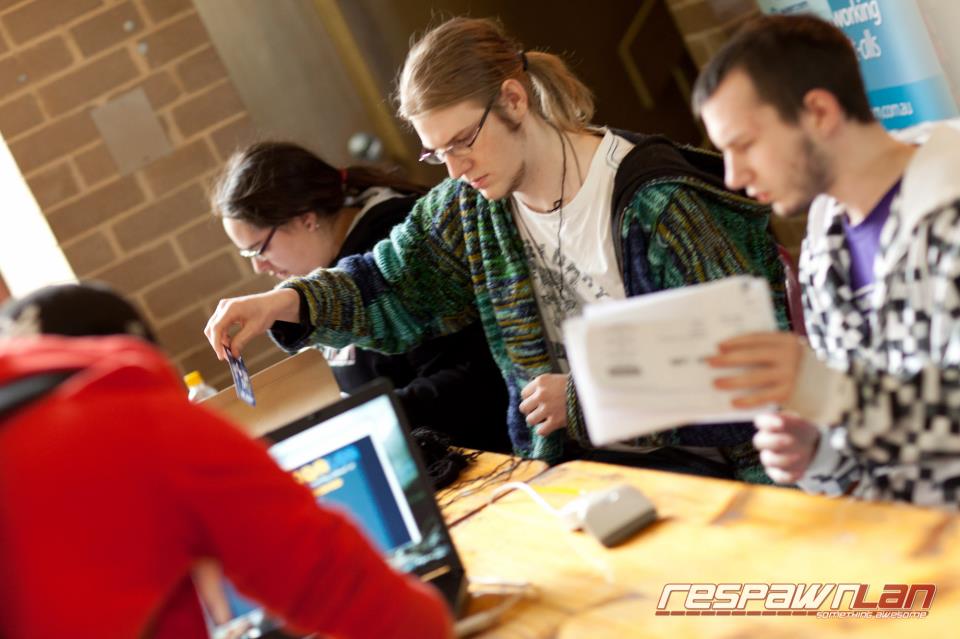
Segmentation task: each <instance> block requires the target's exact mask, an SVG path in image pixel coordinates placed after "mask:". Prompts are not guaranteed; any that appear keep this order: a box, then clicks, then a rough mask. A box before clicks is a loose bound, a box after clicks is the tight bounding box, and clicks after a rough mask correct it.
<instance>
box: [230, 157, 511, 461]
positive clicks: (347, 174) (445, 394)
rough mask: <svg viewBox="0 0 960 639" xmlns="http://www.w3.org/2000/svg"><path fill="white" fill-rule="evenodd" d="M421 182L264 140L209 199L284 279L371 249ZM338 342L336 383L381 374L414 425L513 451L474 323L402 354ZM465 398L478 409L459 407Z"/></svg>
mask: <svg viewBox="0 0 960 639" xmlns="http://www.w3.org/2000/svg"><path fill="white" fill-rule="evenodd" d="M425 190H426V189H424V188H423V187H420V186H419V185H416V184H410V183H408V182H405V181H403V180H400V179H398V178H396V177H392V176H390V175H388V174H385V173H382V172H380V171H377V170H375V169H371V168H367V167H350V168H346V169H336V168H334V167H332V166H330V165H329V164H327V163H326V162H324V161H323V160H322V159H320V158H319V157H317V156H316V155H314V154H313V153H311V152H310V151H308V150H306V149H304V148H302V147H300V146H297V145H295V144H289V143H282V142H261V143H257V144H254V145H252V146H250V147H248V148H246V149H243V150H241V151H238V152H237V153H235V154H234V155H233V157H231V158H230V160H229V161H228V163H227V165H226V167H225V169H224V171H223V173H222V174H221V175H220V177H219V179H218V181H217V183H216V185H215V187H214V190H213V198H212V199H213V210H214V212H215V214H216V215H218V216H219V217H220V218H221V219H222V222H223V228H224V230H225V231H226V233H227V235H228V236H229V238H230V240H231V241H232V242H233V243H234V244H235V245H236V246H237V247H238V248H239V249H240V255H242V256H243V257H245V258H249V259H250V260H251V263H252V265H253V270H254V271H256V272H257V273H269V274H271V275H273V276H275V277H277V278H280V279H286V278H289V277H302V276H305V275H307V274H308V273H310V272H311V271H314V270H315V269H318V268H329V267H332V266H334V265H336V264H337V263H338V262H340V261H341V260H343V259H345V258H348V257H349V256H351V255H355V254H363V253H366V252H367V251H370V250H371V249H372V248H373V246H374V245H375V244H376V243H377V242H379V241H380V240H382V239H384V238H386V237H388V235H389V233H390V230H391V229H392V228H393V227H394V226H396V225H397V224H400V223H401V222H402V221H403V220H404V218H406V216H407V214H408V213H409V212H410V209H411V208H413V205H414V203H415V202H416V200H417V198H418V197H419V196H420V195H422V194H423V193H424V192H425ZM352 259H356V258H352ZM277 330H278V331H279V332H278V335H281V337H280V341H281V343H286V342H288V341H299V340H302V339H303V338H304V337H305V334H304V333H303V331H302V330H301V327H300V326H298V325H297V324H287V325H285V326H284V325H278V326H277ZM340 346H341V348H339V349H334V348H327V349H324V350H325V354H326V356H327V359H328V361H330V364H331V366H332V368H333V371H334V374H335V375H336V378H337V382H338V383H339V385H340V388H341V389H342V390H344V391H347V392H350V391H352V390H354V389H356V388H357V387H359V386H362V385H363V384H365V383H367V382H369V381H370V380H372V379H374V378H377V377H387V378H389V379H390V380H391V381H392V382H393V385H394V386H395V387H396V388H397V394H398V396H399V397H400V401H401V403H402V404H403V407H404V410H405V411H406V413H407V415H408V416H409V418H410V422H411V424H413V425H414V426H416V427H428V428H430V429H432V430H436V431H441V432H444V433H446V434H447V435H449V436H450V437H451V438H452V440H453V442H454V443H455V444H456V445H459V446H466V447H471V448H479V449H483V450H497V451H509V450H510V440H509V438H508V437H507V434H506V431H505V429H504V427H503V423H504V415H505V412H506V404H507V394H506V389H505V387H504V384H503V381H502V379H501V378H500V375H499V371H498V370H497V366H496V364H494V362H493V359H492V358H491V356H490V349H489V348H488V347H487V342H486V338H485V337H484V334H483V329H482V327H481V326H480V324H479V322H473V323H469V324H465V325H464V327H463V330H460V331H456V332H453V333H451V334H449V335H445V336H442V337H437V338H436V339H433V340H429V341H425V342H424V343H422V344H420V345H418V346H417V347H415V348H413V349H409V350H406V352H402V353H400V354H393V355H389V354H385V353H383V352H378V351H374V350H368V349H365V348H356V347H354V346H353V345H352V344H341V345H340ZM378 350H379V351H384V350H390V349H389V348H384V347H381V348H380V349H378ZM467 403H475V404H476V408H475V409H474V410H471V411H470V412H469V413H467V414H464V413H463V412H462V410H461V409H462V407H463V406H464V405H465V404H467Z"/></svg>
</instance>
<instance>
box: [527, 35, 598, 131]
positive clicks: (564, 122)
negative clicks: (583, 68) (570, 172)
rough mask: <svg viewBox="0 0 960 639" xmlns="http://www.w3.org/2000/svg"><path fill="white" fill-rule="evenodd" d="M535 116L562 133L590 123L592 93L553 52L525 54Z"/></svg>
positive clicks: (528, 52) (581, 127) (529, 52)
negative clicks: (559, 129)
mask: <svg viewBox="0 0 960 639" xmlns="http://www.w3.org/2000/svg"><path fill="white" fill-rule="evenodd" d="M524 55H526V57H527V74H528V75H529V76H530V81H531V83H532V84H533V97H534V99H535V100H536V106H537V114H538V115H539V116H540V117H542V118H543V119H544V120H546V121H547V122H550V123H552V124H555V125H557V126H558V127H560V128H561V129H563V130H565V131H582V130H583V129H585V128H587V127H589V126H590V122H591V121H592V120H593V93H592V92H591V91H590V89H588V88H587V86H586V85H585V84H584V83H583V82H581V81H580V79H579V78H578V77H577V76H575V75H574V74H573V72H572V71H570V69H569V67H567V65H566V63H565V62H564V61H563V60H561V59H560V58H559V57H558V56H555V55H553V54H552V53H543V52H541V51H527V52H526V53H525V54H524Z"/></svg>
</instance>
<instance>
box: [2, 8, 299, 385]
mask: <svg viewBox="0 0 960 639" xmlns="http://www.w3.org/2000/svg"><path fill="white" fill-rule="evenodd" d="M136 88H142V89H143V90H144V92H145V93H146V95H147V98H148V100H149V102H150V105H151V106H152V108H153V109H154V111H155V113H156V114H157V116H158V117H159V119H160V122H161V124H162V126H163V128H164V129H165V131H166V133H167V136H168V138H169V140H170V143H171V146H172V147H173V149H172V151H171V152H170V153H169V154H168V155H166V156H164V157H161V158H159V159H157V160H155V161H153V162H152V163H150V164H148V165H146V166H144V167H143V168H141V169H139V170H137V171H134V172H132V173H130V174H128V175H121V174H120V171H119V170H118V168H117V166H116V165H115V163H114V161H113V159H112V158H111V155H110V153H109V152H108V150H107V148H106V146H105V144H104V141H103V140H102V139H101V137H100V134H99V131H98V129H97V127H96V126H95V124H94V122H93V119H92V118H91V115H90V112H91V109H92V108H94V107H96V106H99V105H102V104H104V103H105V102H107V101H109V100H111V99H112V98H114V97H116V96H118V95H121V94H124V93H126V92H128V91H131V90H133V89H136ZM0 133H2V135H3V137H4V138H5V139H6V141H7V143H8V144H9V146H10V150H11V152H12V153H13V156H14V158H15V159H16V161H17V164H18V165H19V167H20V170H21V171H22V173H23V175H24V178H25V179H26V181H27V184H28V185H29V187H30V189H31V190H32V192H33V194H34V196H35V197H36V199H37V202H38V203H39V205H40V207H41V209H42V211H43V213H44V215H45V216H46V218H47V220H48V222H49V224H50V227H51V229H52V230H53V232H54V234H55V236H56V237H57V241H58V242H59V243H60V246H61V247H62V249H63V251H64V254H65V255H66V256H67V259H68V261H69V262H70V264H71V266H72V267H73V269H74V271H75V272H76V274H77V276H78V277H80V278H82V279H84V278H95V279H99V280H102V281H105V282H108V283H109V284H112V285H113V286H115V287H117V288H118V289H119V290H120V291H122V292H123V293H125V294H127V295H129V296H130V297H131V298H132V299H133V300H134V301H135V302H136V303H138V305H139V306H140V307H141V308H142V309H143V310H144V312H145V314H146V315H147V317H148V319H149V320H150V322H151V324H152V325H153V327H154V328H155V329H156V331H157V333H158V335H159V337H160V340H161V342H162V345H163V347H164V348H165V349H166V351H167V352H168V354H169V355H170V356H171V357H172V358H173V359H174V361H175V362H176V363H177V365H178V366H179V367H180V368H181V370H182V371H189V370H193V369H198V370H200V371H201V372H203V374H204V376H205V377H206V378H207V379H208V381H210V382H211V383H213V384H215V385H217V386H223V385H226V384H227V383H229V381H228V379H229V371H228V369H227V367H226V366H225V365H223V364H220V363H219V362H217V361H216V359H215V357H214V356H213V352H212V351H211V350H210V349H209V347H208V346H207V345H206V341H205V339H204V337H203V333H202V330H203V326H204V324H205V323H206V320H207V317H209V315H210V313H211V312H212V311H213V308H214V306H215V305H216V302H217V300H218V299H220V298H221V297H227V296H234V295H240V294H246V293H249V292H259V291H262V290H266V289H267V288H269V287H270V286H271V285H272V283H273V282H272V281H270V280H269V279H267V278H265V277H256V276H254V275H253V273H252V271H251V270H250V265H249V264H248V263H247V262H245V261H244V260H242V259H241V258H240V257H239V256H238V255H236V253H235V251H234V250H233V248H232V246H231V245H230V244H229V242H228V240H227V239H226V236H225V235H224V234H223V231H222V230H221V228H220V226H219V224H218V223H217V222H216V220H214V219H213V218H212V216H211V215H210V213H209V207H208V204H207V199H206V193H207V188H208V184H209V182H210V179H211V177H212V175H213V174H215V173H216V171H217V170H218V168H219V167H220V166H221V165H222V163H223V161H224V160H225V158H226V157H227V155H229V153H230V152H231V151H232V150H233V149H234V148H235V147H236V145H237V144H240V143H243V142H244V141H245V140H247V139H250V137H251V136H252V134H253V131H252V125H251V123H250V119H249V117H248V115H247V113H246V111H245V108H244V105H243V103H242V101H241V100H240V98H239V96H238V95H237V94H236V92H235V91H234V87H233V85H232V84H231V82H230V80H229V79H228V77H227V75H226V70H225V69H224V67H223V65H222V63H221V61H220V58H219V56H218V55H217V53H216V51H215V50H214V49H213V47H212V45H211V42H210V39H209V37H208V34H207V32H206V29H205V28H204V26H203V24H202V23H201V21H200V19H199V17H198V16H197V13H196V11H195V10H194V7H193V4H192V2H191V1H190V0H0ZM25 268H29V265H25ZM280 357H281V354H280V353H279V351H277V350H276V349H275V348H274V347H273V346H272V344H270V343H269V341H268V340H267V339H266V338H265V337H263V338H259V339H258V340H257V342H256V343H254V344H252V345H251V347H250V349H249V351H248V353H246V359H247V362H248V366H249V367H250V369H251V371H253V370H257V369H259V368H262V367H263V366H265V365H267V364H269V363H273V362H275V361H277V360H278V359H279V358H280Z"/></svg>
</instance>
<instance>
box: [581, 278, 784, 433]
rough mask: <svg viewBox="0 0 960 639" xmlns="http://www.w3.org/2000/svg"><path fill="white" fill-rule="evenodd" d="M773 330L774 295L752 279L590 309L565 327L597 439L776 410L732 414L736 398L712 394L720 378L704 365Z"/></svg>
mask: <svg viewBox="0 0 960 639" xmlns="http://www.w3.org/2000/svg"><path fill="white" fill-rule="evenodd" d="M775 330H777V324H776V320H775V318H774V314H773V303H772V301H771V298H770V288H769V286H768V284H767V282H766V280H763V279H761V278H756V277H750V276H737V277H730V278H727V279H723V280H718V281H716V282H710V283H707V284H701V285H697V286H688V287H685V288H682V289H675V290H670V291H664V292H662V293H655V294H651V295H644V296H642V297H635V298H631V299H629V300H626V301H623V302H613V303H609V304H596V305H592V306H588V307H587V308H586V311H585V313H584V316H583V317H579V318H576V319H572V320H569V321H567V322H566V323H565V324H564V338H565V339H564V341H565V343H566V348H567V356H568V357H569V360H570V368H571V372H572V374H573V378H574V381H575V382H576V386H577V393H578V395H579V397H580V404H581V407H582V408H583V413H584V417H585V418H586V421H587V430H588V432H589V434H590V440H591V441H592V442H593V443H594V444H596V445H604V444H610V443H613V442H616V441H622V440H625V439H629V438H631V437H636V436H639V435H644V434H647V433H652V432H656V431H658V430H664V429H666V428H672V427H675V426H682V425H685V424H692V423H705V422H729V421H749V420H751V419H752V418H753V417H754V416H755V415H757V414H760V413H764V412H769V411H770V407H759V408H757V409H754V410H750V411H736V410H734V409H733V408H731V404H730V402H731V394H730V393H729V392H726V391H720V390H717V389H715V388H714V387H713V380H714V379H715V378H717V377H720V376H722V374H721V373H718V371H717V370H716V369H713V368H711V367H710V366H709V365H708V364H707V362H706V359H707V358H709V357H710V356H712V355H714V354H715V353H716V352H717V344H718V343H719V342H721V341H723V340H725V339H728V338H731V337H735V336H738V335H742V334H745V333H752V332H762V331H775Z"/></svg>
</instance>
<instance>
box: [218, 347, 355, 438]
mask: <svg viewBox="0 0 960 639" xmlns="http://www.w3.org/2000/svg"><path fill="white" fill-rule="evenodd" d="M250 381H251V383H252V384H253V395H254V397H255V398H256V400H257V405H256V406H250V405H248V404H247V403H246V402H244V401H243V400H241V399H240V398H239V397H237V393H236V391H235V390H234V388H233V385H230V386H229V387H228V388H225V389H224V390H222V391H220V392H219V393H217V394H216V395H214V396H213V397H210V398H208V399H205V400H203V401H202V402H200V403H201V404H202V405H203V406H205V407H207V408H211V409H213V410H214V411H216V412H218V413H220V414H221V415H223V416H224V417H226V418H227V419H229V420H231V421H232V422H234V423H236V424H239V425H240V426H242V427H243V428H244V429H245V430H246V431H247V432H248V433H250V435H251V436H253V437H260V436H261V435H264V434H266V433H269V432H270V431H273V430H276V429H277V428H280V427H281V426H284V425H286V424H289V423H290V422H292V421H294V420H295V419H298V418H300V417H303V416H304V415H307V414H309V413H312V412H313V411H316V410H319V409H321V408H323V407H324V406H327V405H329V404H332V403H333V402H335V401H337V400H338V399H340V387H339V386H337V380H336V379H335V378H334V377H333V372H332V371H331V370H330V365H329V364H327V360H326V359H324V357H323V354H322V353H320V351H318V350H316V349H312V348H310V349H306V350H304V351H301V352H300V353H297V354H296V355H293V356H291V357H288V358H287V359H285V360H283V361H282V362H279V363H277V364H274V365H273V366H271V367H269V368H265V369H264V370H262V371H260V372H259V373H257V374H256V375H252V376H251V377H250Z"/></svg>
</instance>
